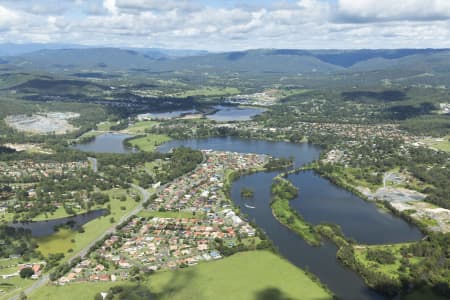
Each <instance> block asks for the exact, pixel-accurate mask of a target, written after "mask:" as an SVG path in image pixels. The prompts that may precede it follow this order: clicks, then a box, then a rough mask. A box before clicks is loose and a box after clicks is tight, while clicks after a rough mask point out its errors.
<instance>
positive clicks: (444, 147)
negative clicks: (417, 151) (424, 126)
mask: <svg viewBox="0 0 450 300" xmlns="http://www.w3.org/2000/svg"><path fill="white" fill-rule="evenodd" d="M424 142H425V144H427V145H428V146H430V147H432V148H435V149H438V150H441V151H446V152H450V136H449V135H447V136H445V137H443V138H429V139H426V140H425V141H424Z"/></svg>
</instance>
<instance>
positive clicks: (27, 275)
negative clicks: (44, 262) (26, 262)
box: [19, 268, 34, 278]
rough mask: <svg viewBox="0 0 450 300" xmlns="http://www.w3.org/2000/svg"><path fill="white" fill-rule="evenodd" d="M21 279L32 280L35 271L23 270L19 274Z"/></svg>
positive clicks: (30, 269)
mask: <svg viewBox="0 0 450 300" xmlns="http://www.w3.org/2000/svg"><path fill="white" fill-rule="evenodd" d="M19 274H20V277H21V278H30V277H31V276H33V275H34V271H33V269H32V268H23V269H22V270H20V272H19Z"/></svg>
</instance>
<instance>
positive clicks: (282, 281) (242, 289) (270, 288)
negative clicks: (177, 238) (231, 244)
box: [31, 251, 331, 300]
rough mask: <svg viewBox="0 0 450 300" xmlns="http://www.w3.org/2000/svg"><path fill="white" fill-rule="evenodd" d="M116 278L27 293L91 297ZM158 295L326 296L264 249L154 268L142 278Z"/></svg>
mask: <svg viewBox="0 0 450 300" xmlns="http://www.w3.org/2000/svg"><path fill="white" fill-rule="evenodd" d="M117 284H119V283H115V284H113V283H82V284H69V285H66V286H59V287H58V286H46V287H45V288H41V289H39V290H37V291H36V292H35V293H34V294H32V295H31V299H35V300H41V299H46V300H47V299H48V300H52V299H66V300H72V299H73V300H75V299H77V300H78V299H93V298H94V295H95V294H96V293H99V292H104V291H107V290H108V288H109V287H111V286H113V285H117ZM142 284H145V285H146V286H148V287H149V288H150V290H151V291H152V292H153V294H154V295H155V299H157V300H166V299H170V300H177V299H180V300H181V299H182V300H188V299H195V300H202V299H205V300H206V299H215V300H225V299H255V300H264V299H302V300H308V299H311V300H313V299H314V300H325V299H331V296H330V295H329V294H328V293H327V292H326V291H325V290H324V289H323V288H322V287H321V286H320V285H318V284H317V283H315V282H313V281H312V280H311V279H310V278H309V277H308V276H306V274H305V273H304V272H303V271H302V270H300V269H298V268H297V267H295V266H293V265H292V264H290V263H289V262H288V261H286V260H284V259H282V258H280V257H279V256H277V255H275V254H273V253H271V252H268V251H251V252H242V253H238V254H235V255H233V256H231V257H228V258H225V259H222V260H218V261H215V262H209V263H202V264H199V265H197V266H195V267H189V268H186V269H180V270H177V271H165V272H158V273H156V274H155V275H152V276H150V278H149V279H148V280H147V281H146V282H143V283H142Z"/></svg>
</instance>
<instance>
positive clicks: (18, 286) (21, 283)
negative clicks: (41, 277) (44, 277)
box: [0, 276, 35, 300]
mask: <svg viewBox="0 0 450 300" xmlns="http://www.w3.org/2000/svg"><path fill="white" fill-rule="evenodd" d="M34 282H35V281H34V280H32V279H22V278H20V276H16V277H12V278H9V279H2V278H1V277H0V300H6V299H10V298H11V297H12V296H13V295H16V294H19V293H20V291H22V290H23V289H25V288H27V287H29V286H30V285H32V284H33V283H34Z"/></svg>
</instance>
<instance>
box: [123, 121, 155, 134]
mask: <svg viewBox="0 0 450 300" xmlns="http://www.w3.org/2000/svg"><path fill="white" fill-rule="evenodd" d="M156 124H158V122H156V121H141V122H136V123H134V124H133V125H131V126H130V127H128V128H127V129H126V131H127V132H128V133H130V134H139V133H145V129H148V128H151V127H153V126H155V125H156Z"/></svg>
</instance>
